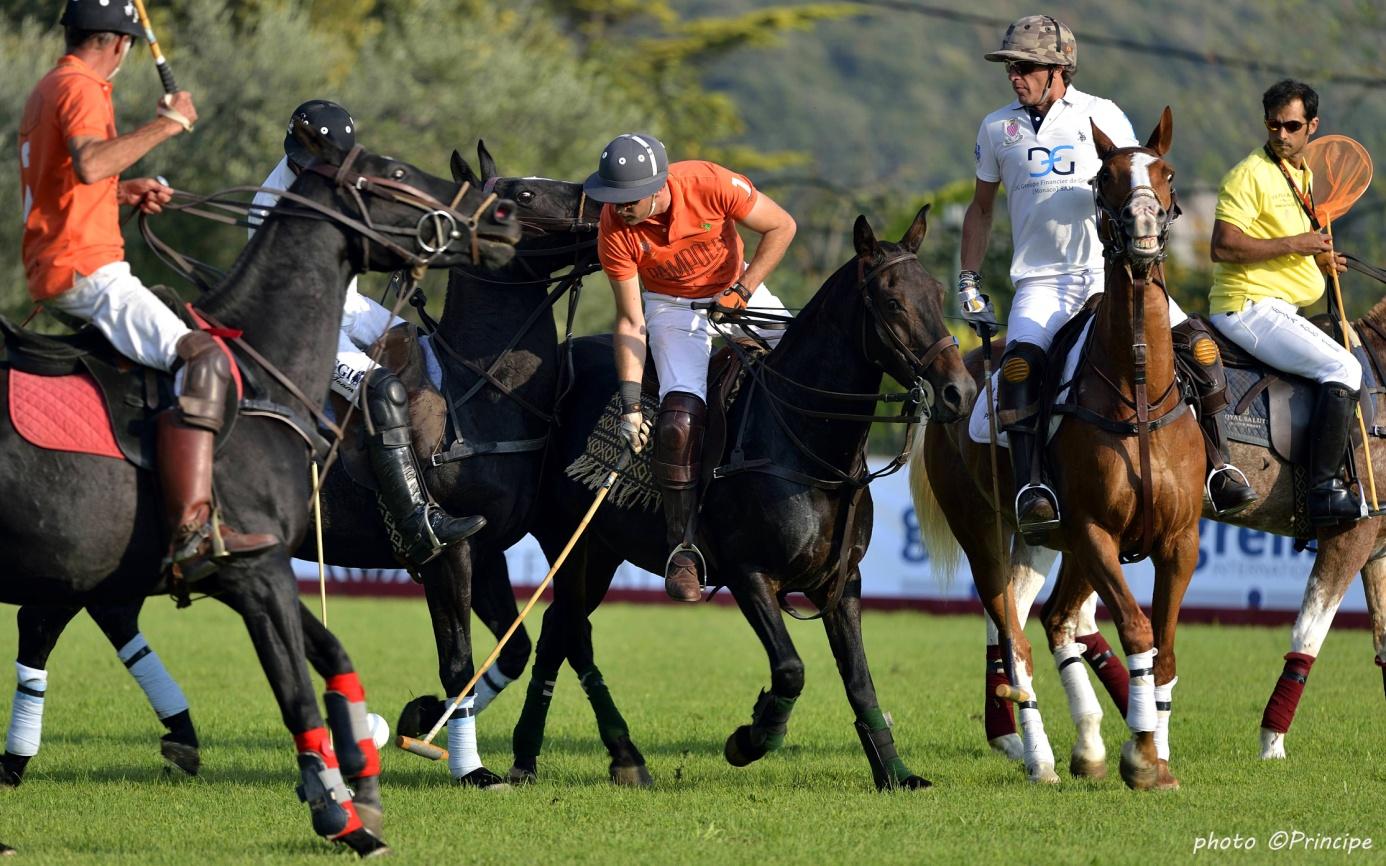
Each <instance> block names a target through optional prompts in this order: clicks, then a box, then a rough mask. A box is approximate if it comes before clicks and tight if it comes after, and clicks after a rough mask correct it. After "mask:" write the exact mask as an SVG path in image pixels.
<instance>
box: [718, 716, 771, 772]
mask: <svg viewBox="0 0 1386 866" xmlns="http://www.w3.org/2000/svg"><path fill="white" fill-rule="evenodd" d="M765 752H766V748H765V746H764V745H760V746H757V745H756V744H755V743H754V742H753V741H752V740H751V726H750V725H742V726H741V727H739V728H737V729H736V730H735V731H732V735H731V736H730V737H727V745H726V746H725V747H723V749H722V756H723V757H725V758H726V759H727V763H728V764H731V765H732V766H733V767H745V766H749V765H750V764H751V763H753V762H755V761H759V760H760V759H761V758H763V757H765Z"/></svg>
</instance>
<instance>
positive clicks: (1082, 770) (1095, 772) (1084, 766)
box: [1068, 755, 1107, 781]
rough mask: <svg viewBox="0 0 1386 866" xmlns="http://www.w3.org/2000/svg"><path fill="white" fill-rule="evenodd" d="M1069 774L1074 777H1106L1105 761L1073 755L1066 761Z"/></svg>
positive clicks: (1094, 778)
mask: <svg viewBox="0 0 1386 866" xmlns="http://www.w3.org/2000/svg"><path fill="white" fill-rule="evenodd" d="M1068 772H1069V775H1071V776H1073V777H1074V778H1075V779H1092V780H1094V781H1097V780H1099V779H1105V778H1107V761H1106V760H1105V759H1103V760H1093V759H1090V758H1080V757H1078V756H1077V755H1074V756H1073V757H1072V758H1070V759H1069V762H1068Z"/></svg>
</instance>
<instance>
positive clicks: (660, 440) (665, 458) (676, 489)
mask: <svg viewBox="0 0 1386 866" xmlns="http://www.w3.org/2000/svg"><path fill="white" fill-rule="evenodd" d="M706 426H707V404H706V403H704V402H703V400H702V398H701V397H698V396H697V395H696V394H689V393H687V392H684V391H670V392H669V393H668V394H666V395H665V397H664V400H663V401H661V402H660V404H659V418H658V420H657V422H656V425H655V452H654V458H653V460H652V461H651V470H652V471H653V473H654V476H655V480H656V481H657V482H658V483H659V488H660V494H661V497H660V498H661V500H662V501H663V503H664V522H665V525H666V526H667V527H668V541H669V546H670V548H671V549H672V550H671V552H670V554H669V559H668V561H667V562H666V563H665V565H664V591H665V593H667V594H668V596H669V597H670V598H672V599H674V600H676V601H688V602H693V601H698V600H700V599H701V598H702V597H703V585H704V584H705V582H706V577H707V565H706V563H705V562H704V561H703V555H702V553H701V552H700V551H699V550H698V547H697V545H696V544H694V543H693V539H694V537H695V535H696V533H697V516H698V477H699V471H700V469H701V467H702V455H703V430H704V429H705V428H706Z"/></svg>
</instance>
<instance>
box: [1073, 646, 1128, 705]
mask: <svg viewBox="0 0 1386 866" xmlns="http://www.w3.org/2000/svg"><path fill="white" fill-rule="evenodd" d="M1078 642H1079V643H1081V644H1082V645H1083V646H1084V647H1086V649H1085V650H1083V658H1085V659H1087V660H1088V666H1089V667H1091V668H1092V672H1093V673H1095V674H1097V678H1098V679H1099V680H1101V681H1102V687H1103V688H1105V689H1106V690H1107V694H1108V695H1109V696H1110V697H1111V699H1112V703H1113V704H1115V705H1116V708H1117V709H1118V710H1120V711H1121V715H1122V717H1123V718H1124V717H1125V716H1126V702H1127V700H1128V699H1129V698H1130V696H1131V675H1130V674H1129V673H1127V672H1126V665H1124V664H1122V663H1121V659H1119V658H1117V655H1116V653H1114V652H1112V647H1111V644H1109V643H1107V639H1106V638H1105V637H1103V636H1102V632H1100V631H1095V632H1093V633H1092V634H1080V635H1078Z"/></svg>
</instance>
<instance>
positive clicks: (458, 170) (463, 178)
mask: <svg viewBox="0 0 1386 866" xmlns="http://www.w3.org/2000/svg"><path fill="white" fill-rule="evenodd" d="M452 179H453V180H454V181H456V182H458V183H469V184H471V185H472V186H480V185H481V180H480V179H479V178H478V177H477V176H476V174H475V173H474V172H473V171H472V167H471V164H469V163H468V162H467V160H465V159H463V158H462V154H460V153H458V152H457V151H456V150H454V151H453V152H452Z"/></svg>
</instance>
